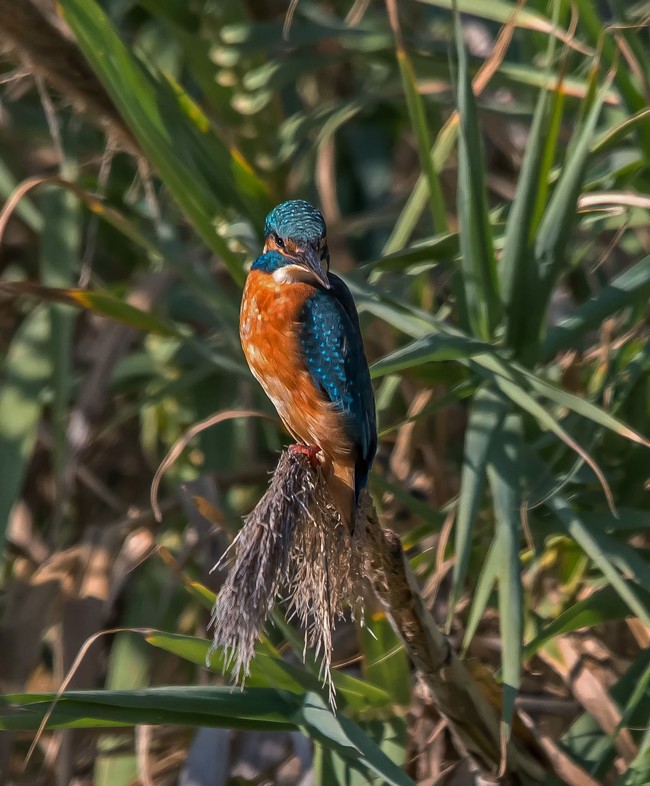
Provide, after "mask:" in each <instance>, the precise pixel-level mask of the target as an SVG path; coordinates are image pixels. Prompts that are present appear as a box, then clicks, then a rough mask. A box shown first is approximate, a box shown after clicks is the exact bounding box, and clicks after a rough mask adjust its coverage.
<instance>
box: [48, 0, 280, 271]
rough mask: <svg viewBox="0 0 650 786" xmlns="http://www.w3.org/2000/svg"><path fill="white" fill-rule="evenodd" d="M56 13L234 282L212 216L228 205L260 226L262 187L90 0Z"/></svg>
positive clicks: (233, 260)
mask: <svg viewBox="0 0 650 786" xmlns="http://www.w3.org/2000/svg"><path fill="white" fill-rule="evenodd" d="M61 8H62V11H63V15H64V17H65V19H66V21H67V22H68V24H69V25H70V27H71V28H72V31H73V33H74V35H75V38H76V39H77V42H78V43H79V46H80V47H81V49H82V51H83V53H84V55H85V56H86V58H87V59H88V62H89V63H90V64H91V66H92V67H93V69H94V70H95V72H96V73H97V75H98V76H99V78H100V79H101V81H102V82H103V83H104V85H105V87H106V89H107V90H108V92H109V94H110V96H111V98H112V99H113V101H114V102H115V105H116V107H117V108H118V110H119V112H120V113H121V115H122V117H123V118H124V119H125V121H126V123H127V124H128V126H129V128H130V129H131V131H132V132H133V134H134V135H135V137H136V139H137V140H138V142H139V143H140V145H141V146H142V148H143V150H144V151H145V153H146V154H147V156H148V157H149V159H150V160H151V162H152V163H153V164H154V166H155V167H156V169H157V170H158V172H159V173H160V175H161V177H162V179H163V180H164V182H165V184H166V185H167V187H168V188H169V190H170V192H171V193H172V195H173V196H174V198H175V199H176V201H177V202H178V204H179V205H180V207H181V208H182V210H183V211H184V212H185V213H186V215H187V216H188V218H189V219H190V220H191V221H192V222H193V224H194V226H195V227H196V229H197V231H198V232H199V233H200V234H201V236H202V237H203V239H204V241H205V242H206V243H207V244H208V245H209V246H210V247H211V248H212V249H213V250H214V251H215V252H216V253H217V254H219V256H220V257H221V258H222V259H223V261H224V263H225V264H226V265H227V266H228V269H229V271H230V273H231V275H232V276H233V278H235V280H236V281H239V282H241V281H242V280H243V277H244V272H243V268H242V264H241V259H240V258H239V257H238V255H237V254H235V253H233V252H232V251H231V250H230V248H229V247H228V244H227V243H226V241H225V240H224V239H222V238H221V237H220V236H219V233H218V232H217V230H216V228H215V219H216V218H217V217H218V216H220V215H224V214H225V212H226V211H228V210H231V209H233V208H234V209H235V210H237V211H239V212H240V213H242V214H244V215H246V216H248V217H249V218H251V219H252V220H253V221H255V222H260V221H261V219H262V217H263V214H264V211H265V210H266V209H267V208H268V206H269V205H268V197H267V195H266V189H265V187H264V186H263V185H262V183H261V181H260V180H259V179H258V178H257V177H256V176H255V175H254V173H253V171H252V170H251V168H250V166H249V165H248V164H247V163H246V162H245V161H244V160H243V158H242V156H241V155H240V154H239V153H238V152H237V151H233V150H230V149H229V148H228V147H227V146H226V145H225V144H223V143H222V142H221V141H220V140H219V139H218V138H217V137H216V136H214V135H213V134H212V132H211V131H210V129H209V128H206V127H205V126H204V125H199V126H197V124H196V122H195V121H194V119H193V118H192V116H191V114H188V106H189V105H190V104H191V103H192V102H191V101H190V102H189V104H188V102H183V100H181V99H182V98H183V97H182V96H181V97H179V95H178V93H177V91H175V90H174V89H173V88H172V87H171V85H169V84H168V83H166V82H165V81H164V80H159V81H155V80H154V79H153V78H152V76H151V75H150V74H149V72H147V71H146V70H145V69H144V67H143V66H142V65H141V64H140V63H139V62H138V61H137V60H136V59H135V57H133V55H132V54H131V53H130V52H129V51H128V49H127V48H126V47H125V46H124V44H123V43H122V42H121V41H120V39H119V38H118V36H117V34H116V32H115V30H114V29H113V27H112V25H111V23H110V22H109V20H108V18H107V17H106V15H105V14H104V12H103V11H102V9H101V8H100V7H99V5H97V3H96V2H94V0H62V2H61ZM125 85H128V89H124V86H125ZM188 100H189V99H188ZM213 173H214V176H213ZM216 173H218V176H216Z"/></svg>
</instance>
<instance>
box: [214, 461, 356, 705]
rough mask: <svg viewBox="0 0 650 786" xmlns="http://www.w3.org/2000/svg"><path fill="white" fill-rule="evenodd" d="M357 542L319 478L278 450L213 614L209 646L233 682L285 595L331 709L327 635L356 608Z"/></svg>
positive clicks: (239, 539) (241, 677) (239, 676)
mask: <svg viewBox="0 0 650 786" xmlns="http://www.w3.org/2000/svg"><path fill="white" fill-rule="evenodd" d="M363 529H364V528H363V527H359V528H358V530H359V531H360V533H361V534H363ZM361 540H362V538H361V537H360V536H359V535H357V536H355V537H354V538H353V539H352V541H351V540H350V537H349V535H348V534H347V532H346V530H345V528H344V527H343V524H342V522H341V520H340V518H339V516H338V513H337V512H336V511H335V510H334V509H333V508H332V507H331V505H330V503H329V498H328V492H327V490H326V488H325V485H324V482H323V477H322V474H321V473H320V472H318V471H316V470H313V469H312V468H311V465H310V463H309V460H308V459H307V458H306V457H305V456H302V455H294V454H292V453H289V452H284V453H283V454H282V456H281V457H280V461H279V463H278V466H277V468H276V470H275V472H274V474H273V478H272V480H271V484H270V486H269V489H268V491H267V492H266V494H265V495H264V496H263V497H262V499H261V500H260V501H259V503H258V504H257V506H256V507H255V509H254V510H253V511H252V512H251V513H250V515H249V516H248V517H247V518H246V520H245V522H244V525H243V527H242V529H241V530H240V532H239V534H238V535H237V538H236V539H235V541H234V543H233V545H232V548H234V551H235V557H234V560H233V565H232V567H231V570H230V572H229V574H228V578H227V580H226V582H225V584H224V586H223V587H222V589H221V591H220V593H219V596H218V598H217V603H216V604H215V608H214V611H213V614H212V619H211V625H212V626H213V627H214V641H213V648H214V649H216V648H219V647H223V648H224V650H225V652H226V653H227V655H228V659H229V662H230V665H231V666H232V673H233V676H234V677H235V679H236V680H237V681H238V682H243V680H244V679H245V678H246V676H247V675H248V673H249V664H250V661H251V659H252V657H253V655H254V651H255V644H256V642H257V639H258V637H259V635H260V633H261V632H262V629H263V627H264V625H265V623H266V621H267V620H268V618H269V616H270V614H271V612H272V611H273V608H274V606H275V604H276V601H277V599H278V598H279V597H280V594H281V593H284V596H285V598H286V603H287V606H288V613H289V617H296V618H297V619H298V620H299V622H300V624H301V626H302V628H303V630H304V631H305V647H309V648H310V649H312V650H313V651H314V653H315V654H316V656H317V657H320V659H321V678H322V679H323V681H324V683H325V684H327V685H328V688H329V693H330V701H331V703H332V705H333V706H334V698H335V695H334V685H333V683H332V678H331V654H332V631H333V629H334V626H335V624H336V621H337V620H338V619H339V618H341V617H342V615H343V613H344V612H345V611H346V610H347V609H349V608H352V609H353V611H354V610H359V609H360V606H361V584H362V582H361V580H360V573H361V565H362V555H363V549H362V544H361Z"/></svg>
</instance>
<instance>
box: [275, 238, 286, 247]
mask: <svg viewBox="0 0 650 786" xmlns="http://www.w3.org/2000/svg"><path fill="white" fill-rule="evenodd" d="M275 245H276V246H277V247H278V248H284V240H283V239H282V238H281V237H279V236H278V235H276V236H275Z"/></svg>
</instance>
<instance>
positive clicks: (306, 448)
mask: <svg viewBox="0 0 650 786" xmlns="http://www.w3.org/2000/svg"><path fill="white" fill-rule="evenodd" d="M289 453H293V454H294V455H296V454H298V455H301V456H307V458H308V459H309V463H310V464H311V465H312V467H313V468H314V469H316V468H317V467H318V465H319V463H320V462H319V460H318V454H319V453H320V448H319V447H318V445H302V444H300V443H299V442H297V443H296V444H295V445H289Z"/></svg>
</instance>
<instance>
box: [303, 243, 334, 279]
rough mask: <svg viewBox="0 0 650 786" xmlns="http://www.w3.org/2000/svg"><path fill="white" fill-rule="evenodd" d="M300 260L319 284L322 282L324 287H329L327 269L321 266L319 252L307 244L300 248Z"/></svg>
mask: <svg viewBox="0 0 650 786" xmlns="http://www.w3.org/2000/svg"><path fill="white" fill-rule="evenodd" d="M300 259H301V262H302V263H303V264H304V265H305V267H307V268H308V269H309V271H310V272H311V273H313V275H314V277H315V278H316V280H317V281H318V283H319V284H322V285H323V286H324V287H325V289H331V288H332V285H331V284H330V282H329V280H328V278H327V269H326V268H324V267H323V263H322V261H321V258H320V254H319V253H318V251H316V249H315V248H314V247H313V246H311V245H307V246H305V247H304V248H303V249H302V253H301V255H300Z"/></svg>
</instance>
